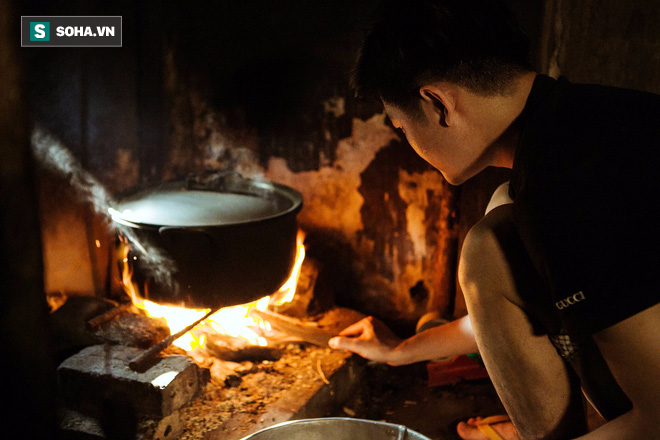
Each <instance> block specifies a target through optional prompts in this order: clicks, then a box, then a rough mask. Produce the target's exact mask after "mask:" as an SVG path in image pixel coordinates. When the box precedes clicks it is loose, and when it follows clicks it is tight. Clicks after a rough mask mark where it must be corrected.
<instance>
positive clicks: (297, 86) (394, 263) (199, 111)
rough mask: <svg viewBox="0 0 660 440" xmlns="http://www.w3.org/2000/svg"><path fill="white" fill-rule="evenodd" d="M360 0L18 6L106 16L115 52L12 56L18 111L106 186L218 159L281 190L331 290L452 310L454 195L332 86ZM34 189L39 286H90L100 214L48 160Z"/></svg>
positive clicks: (378, 311)
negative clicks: (28, 107) (112, 25)
mask: <svg viewBox="0 0 660 440" xmlns="http://www.w3.org/2000/svg"><path fill="white" fill-rule="evenodd" d="M60 3H62V4H60ZM374 3H375V2H374V1H359V2H355V1H333V2H325V3H319V2H316V1H302V0H296V1H293V0H290V1H277V2H272V1H256V0H248V1H242V2H186V3H184V2H173V1H166V2H156V1H151V2H149V1H147V2H139V3H137V2H129V1H119V2H113V4H111V5H110V4H105V3H100V2H98V3H97V2H82V1H81V2H69V3H67V4H66V5H65V4H64V2H49V3H44V2H36V1H32V2H30V1H28V2H26V3H24V4H22V9H23V10H22V11H21V14H22V15H122V17H123V47H122V48H55V49H45V50H40V51H39V52H37V51H36V50H33V51H32V52H30V53H27V54H26V55H27V65H28V67H29V71H30V75H31V78H32V79H33V82H32V84H33V87H32V88H31V89H30V90H29V93H30V98H31V103H32V104H33V108H34V115H35V121H36V123H37V124H38V125H39V127H41V128H43V129H44V130H45V131H46V132H48V133H50V134H52V135H53V136H54V137H56V139H59V140H60V141H61V143H62V144H63V145H64V146H65V147H66V148H67V149H69V150H70V151H71V152H72V153H73V154H74V156H75V157H76V158H77V159H78V160H79V161H80V164H81V167H82V168H83V169H84V170H86V171H88V172H89V173H90V174H91V175H92V176H94V178H96V179H98V181H99V182H100V184H101V185H102V186H103V187H104V188H105V189H106V190H107V191H108V192H109V193H111V194H118V193H120V192H121V191H123V190H126V189H130V188H133V187H136V186H140V185H147V184H150V183H155V182H160V181H163V180H169V179H177V178H182V177H184V176H186V175H187V174H188V173H196V172H201V171H204V170H209V169H222V168H226V167H231V168H234V169H237V170H239V171H241V172H242V173H243V174H244V175H246V176H247V177H255V178H266V179H270V180H273V181H276V182H280V183H283V184H286V185H289V186H291V187H293V188H295V189H297V190H298V191H300V192H301V193H302V194H303V197H304V208H303V210H302V212H301V213H300V215H299V217H298V218H299V221H300V225H301V228H302V229H303V230H304V231H305V232H306V233H307V237H308V255H311V256H312V257H314V258H316V259H318V260H319V261H323V260H324V259H326V260H328V261H333V262H334V263H335V264H334V267H326V268H325V270H328V271H330V276H329V278H331V279H334V280H343V282H337V283H336V289H335V295H336V301H337V302H339V303H341V304H342V305H346V306H349V307H354V308H357V309H360V310H361V311H363V312H365V313H372V314H375V315H377V316H379V317H381V318H383V319H386V320H391V321H399V322H401V321H403V322H414V320H416V319H417V318H418V317H419V316H420V315H421V314H423V313H425V312H426V311H428V310H440V311H441V312H447V313H451V312H452V304H453V296H454V290H455V283H454V279H455V273H454V272H455V259H456V253H457V252H456V250H457V245H456V241H457V231H458V229H457V227H456V225H457V219H456V209H455V205H456V202H457V198H456V197H457V191H456V189H455V188H452V187H450V186H449V185H448V184H447V183H446V182H445V181H444V180H443V178H442V176H441V175H440V173H439V172H438V171H437V170H435V169H433V168H432V167H430V166H429V165H428V164H426V163H425V162H424V161H423V160H422V159H420V158H419V157H418V156H417V155H416V154H415V153H414V152H413V151H412V149H411V148H410V147H409V146H408V145H407V142H406V141H405V138H404V137H403V136H402V134H401V133H400V132H397V131H396V130H394V129H393V128H392V126H391V124H390V123H389V121H388V119H387V117H386V116H385V114H384V113H383V110H382V108H381V107H380V106H379V105H374V104H367V103H361V102H357V101H356V100H355V99H353V97H352V95H351V92H350V90H349V86H348V84H349V83H348V76H349V71H350V68H351V65H352V63H353V60H354V57H355V51H356V49H357V47H358V45H359V41H360V35H361V33H362V30H363V28H364V26H365V25H366V23H367V16H368V14H369V12H370V10H371V8H372V6H373V4H374ZM40 194H41V198H40V204H41V208H42V209H41V218H42V224H43V237H44V260H45V266H46V274H45V277H46V288H47V291H48V292H63V293H64V294H90V293H96V294H99V295H102V294H103V293H104V292H105V291H106V290H107V289H109V288H111V284H112V280H111V279H109V276H110V273H111V272H112V271H111V266H112V258H113V257H112V254H111V251H112V242H113V236H112V231H111V230H109V229H108V228H107V227H106V220H107V219H104V218H103V215H100V214H98V213H95V212H93V210H92V209H90V206H89V205H90V203H89V200H85V201H84V202H81V201H80V198H81V197H80V188H76V185H75V182H71V179H69V178H63V177H62V176H61V175H60V174H59V173H58V172H57V171H52V170H50V171H47V170H41V172H40ZM83 199H84V197H83Z"/></svg>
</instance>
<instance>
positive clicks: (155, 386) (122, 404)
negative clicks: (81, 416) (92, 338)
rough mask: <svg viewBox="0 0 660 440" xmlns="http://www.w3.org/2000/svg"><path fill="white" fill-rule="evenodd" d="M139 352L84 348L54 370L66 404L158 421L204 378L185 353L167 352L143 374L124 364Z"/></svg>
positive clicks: (188, 397)
mask: <svg viewBox="0 0 660 440" xmlns="http://www.w3.org/2000/svg"><path fill="white" fill-rule="evenodd" d="M141 352H142V351H141V350H140V349H137V348H133V347H124V346H119V345H95V346H91V347H87V348H85V349H83V350H81V351H80V352H78V353H77V354H75V355H73V356H71V357H70V358H68V359H66V360H65V361H64V362H62V363H61V364H60V366H59V367H58V369H57V373H58V381H59V387H60V396H61V398H62V401H63V405H64V406H65V407H66V408H70V409H74V410H78V411H80V412H83V413H86V414H90V415H92V416H101V415H102V414H103V413H104V412H107V411H122V412H124V411H127V412H130V413H132V414H134V415H135V417H137V418H138V419H160V418H163V417H166V416H168V415H170V414H172V413H173V412H174V411H176V410H178V409H179V408H181V407H183V406H184V405H185V404H186V403H188V402H189V401H190V400H191V399H192V398H193V397H194V396H195V394H197V392H198V390H199V389H200V388H201V387H202V386H203V385H204V384H206V382H207V381H208V380H209V374H208V370H205V369H202V368H200V367H198V366H197V364H195V363H194V362H193V361H192V360H191V359H190V358H188V357H187V356H168V357H165V358H162V359H161V360H159V361H158V362H157V363H156V364H155V365H154V366H152V367H151V368H150V369H148V370H147V371H145V372H143V373H138V372H135V371H133V370H131V369H130V368H129V367H128V363H129V362H130V361H131V360H132V359H133V358H135V356H137V355H139V354H140V353H141Z"/></svg>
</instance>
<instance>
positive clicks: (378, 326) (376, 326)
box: [329, 316, 401, 365]
mask: <svg viewBox="0 0 660 440" xmlns="http://www.w3.org/2000/svg"><path fill="white" fill-rule="evenodd" d="M400 343H401V339H399V338H398V337H397V336H396V335H395V334H394V333H392V331H391V330H390V329H389V328H387V326H386V325H385V324H383V323H382V322H381V321H379V320H378V319H376V318H374V317H373V316H368V317H366V318H364V319H362V320H361V321H358V322H356V323H355V324H353V325H350V326H348V327H346V328H345V329H344V330H342V331H341V333H339V336H336V337H334V338H332V339H330V341H329V345H330V347H332V348H336V349H340V350H348V351H352V352H353V353H357V354H359V355H360V356H362V357H364V358H366V359H370V360H372V361H376V362H386V363H388V364H390V365H400V363H399V361H398V360H397V356H396V347H397V346H398V345H399V344H400Z"/></svg>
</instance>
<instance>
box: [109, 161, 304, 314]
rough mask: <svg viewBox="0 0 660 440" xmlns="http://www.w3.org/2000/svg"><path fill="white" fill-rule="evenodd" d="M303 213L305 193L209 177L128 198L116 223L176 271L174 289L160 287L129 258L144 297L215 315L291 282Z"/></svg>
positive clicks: (227, 176)
mask: <svg viewBox="0 0 660 440" xmlns="http://www.w3.org/2000/svg"><path fill="white" fill-rule="evenodd" d="M301 208H302V196H301V195H300V193H298V192H297V191H295V190H293V189H291V188H289V187H286V186H284V185H280V184H277V183H272V182H267V181H257V180H253V179H245V178H243V177H241V176H240V175H238V174H237V173H212V174H204V175H197V176H193V177H190V178H188V179H186V180H183V181H173V182H166V183H163V184H160V185H157V186H155V187H152V188H149V189H147V190H140V191H137V192H131V193H128V194H125V195H124V196H123V197H121V199H120V201H119V203H118V204H117V206H116V208H115V209H114V210H113V216H112V219H113V221H114V223H115V225H116V226H117V228H118V229H119V231H120V232H121V231H123V232H125V233H126V234H125V235H128V236H130V237H131V239H132V240H131V241H138V242H141V243H136V245H137V246H136V248H138V249H139V248H143V247H146V246H150V247H153V246H155V247H156V248H157V249H158V251H159V252H164V253H165V254H166V255H167V256H169V257H170V258H171V260H173V262H174V264H175V265H176V272H175V273H174V274H173V277H172V279H173V281H174V283H172V284H168V283H159V282H158V281H157V280H156V279H155V278H154V277H153V276H151V275H150V274H149V273H148V272H149V271H148V270H147V268H145V267H144V264H143V263H142V262H143V261H144V260H145V258H140V256H139V255H136V256H134V258H129V259H128V261H129V262H130V263H131V264H133V270H134V275H133V276H134V278H133V279H134V281H135V282H136V283H135V284H136V285H138V286H140V288H141V290H142V291H141V292H140V293H141V294H142V295H143V296H144V297H146V298H148V299H151V300H153V301H157V302H159V303H167V304H177V305H185V306H186V307H196V308H217V307H224V306H228V305H235V304H242V303H246V302H250V301H254V300H256V299H258V298H261V297H263V296H265V295H270V294H272V293H274V292H276V291H277V290H278V289H279V288H280V287H281V286H282V285H283V284H284V283H285V282H286V280H287V278H288V277H289V275H290V274H291V270H292V268H293V264H294V260H295V257H296V252H297V245H296V236H297V232H298V227H297V222H296V215H297V214H298V212H299V211H300V209H301ZM145 244H146V245H145ZM147 252H148V250H147ZM143 286H145V287H143Z"/></svg>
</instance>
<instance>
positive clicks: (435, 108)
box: [419, 85, 456, 127]
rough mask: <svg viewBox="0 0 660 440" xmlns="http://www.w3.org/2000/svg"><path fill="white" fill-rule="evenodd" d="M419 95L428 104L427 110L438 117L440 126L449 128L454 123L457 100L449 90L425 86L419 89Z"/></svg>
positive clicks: (435, 86) (436, 86)
mask: <svg viewBox="0 0 660 440" xmlns="http://www.w3.org/2000/svg"><path fill="white" fill-rule="evenodd" d="M419 94H420V95H421V97H422V99H423V100H424V102H425V103H426V108H427V109H428V110H429V111H431V112H432V113H434V114H435V115H436V117H437V120H438V123H439V124H440V125H442V126H443V127H449V126H450V125H451V124H452V123H453V122H454V112H455V110H456V100H455V97H454V94H453V93H451V90H449V88H445V87H441V86H438V85H425V86H422V87H420V88H419ZM422 104H423V105H424V103H422Z"/></svg>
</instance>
